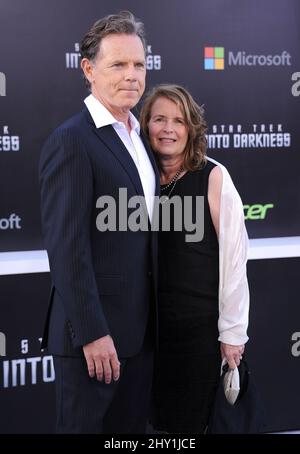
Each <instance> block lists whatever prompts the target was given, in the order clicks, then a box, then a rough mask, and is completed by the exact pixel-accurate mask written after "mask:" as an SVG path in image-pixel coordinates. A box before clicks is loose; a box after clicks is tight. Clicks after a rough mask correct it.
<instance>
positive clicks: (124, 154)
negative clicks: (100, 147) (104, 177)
mask: <svg viewBox="0 0 300 454" xmlns="http://www.w3.org/2000/svg"><path fill="white" fill-rule="evenodd" d="M95 133H96V134H97V136H98V137H99V139H100V140H101V141H102V142H104V143H105V145H106V146H107V147H108V148H109V149H110V151H111V152H112V153H113V154H114V156H115V157H116V158H117V160H118V161H119V162H120V164H121V166H122V167H123V168H124V170H125V171H126V172H127V174H128V175H129V178H130V179H131V181H132V183H133V185H134V187H135V189H136V192H137V194H139V195H144V191H143V187H142V183H141V180H140V176H139V173H138V170H137V168H136V165H135V163H134V161H133V159H132V157H131V156H130V154H129V152H128V150H127V148H126V147H125V145H124V144H123V142H122V140H121V139H120V137H119V136H118V134H117V133H116V132H115V130H114V128H113V127H112V126H111V125H108V126H103V127H102V128H99V129H97V128H95Z"/></svg>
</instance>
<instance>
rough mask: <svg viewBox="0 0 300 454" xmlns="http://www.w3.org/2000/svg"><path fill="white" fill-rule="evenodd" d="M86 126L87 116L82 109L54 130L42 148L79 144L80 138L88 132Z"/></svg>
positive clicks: (87, 124)
mask: <svg viewBox="0 0 300 454" xmlns="http://www.w3.org/2000/svg"><path fill="white" fill-rule="evenodd" d="M88 126H89V123H88V115H87V112H86V109H83V110H82V111H81V112H79V113H77V114H76V115H73V116H72V117H71V118H69V119H67V120H66V121H64V122H63V123H62V124H61V125H59V126H58V127H57V128H55V129H54V131H52V133H51V134H50V135H49V136H48V137H47V139H46V141H45V142H44V147H43V148H45V147H46V148H47V147H48V145H51V146H52V145H53V144H59V143H70V144H71V143H74V142H81V141H82V136H83V135H84V133H85V132H86V131H88Z"/></svg>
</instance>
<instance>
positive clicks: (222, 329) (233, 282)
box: [209, 159, 249, 345]
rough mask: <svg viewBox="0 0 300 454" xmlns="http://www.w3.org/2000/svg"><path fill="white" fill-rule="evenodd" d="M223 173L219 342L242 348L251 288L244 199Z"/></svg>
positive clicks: (246, 338)
mask: <svg viewBox="0 0 300 454" xmlns="http://www.w3.org/2000/svg"><path fill="white" fill-rule="evenodd" d="M209 160H210V161H212V162H214V163H215V164H217V165H218V166H219V167H220V169H221V170H222V175H223V182H222V191H221V206H220V225H219V321H218V328H219V341H221V342H223V343H226V344H231V345H242V344H245V343H246V342H247V341H248V336H247V327H248V314H249V288H248V280H247V270H246V263H247V257H248V235H247V231H246V227H245V221H244V211H243V205H242V201H241V198H240V196H239V194H238V192H237V190H236V188H235V186H234V184H233V182H232V180H231V177H230V175H229V173H228V171H227V170H226V168H225V167H224V166H223V165H222V164H220V163H218V162H217V161H214V160H213V159H209Z"/></svg>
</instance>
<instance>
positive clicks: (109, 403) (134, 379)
mask: <svg viewBox="0 0 300 454" xmlns="http://www.w3.org/2000/svg"><path fill="white" fill-rule="evenodd" d="M119 360H120V362H121V374H120V378H119V380H118V381H117V382H113V381H112V382H111V383H110V384H105V383H104V382H99V381H97V379H96V378H90V377H89V375H88V370H87V365H86V361H85V358H84V357H82V358H75V357H62V356H54V365H55V373H56V405H57V408H56V412H57V424H56V432H57V433H60V434H63V433H64V434H66V433H72V434H99V433H106V434H122V433H125V434H126V433H127V434H129V433H133V434H137V433H145V431H146V423H147V419H148V416H149V405H150V392H151V383H152V371H153V350H152V347H151V346H150V345H149V342H145V344H144V346H143V348H142V350H141V351H140V352H139V353H138V354H137V355H136V356H133V357H131V358H125V359H122V358H119Z"/></svg>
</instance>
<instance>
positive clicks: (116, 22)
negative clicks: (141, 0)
mask: <svg viewBox="0 0 300 454" xmlns="http://www.w3.org/2000/svg"><path fill="white" fill-rule="evenodd" d="M122 33H124V34H126V35H136V36H138V37H139V38H140V40H141V41H142V44H143V47H144V50H145V53H146V40H145V29H144V24H143V22H141V21H140V20H138V19H136V18H135V17H134V15H133V14H132V13H131V12H130V11H120V13H118V14H110V15H108V16H105V17H103V18H102V19H99V20H97V22H95V23H94V25H93V26H92V28H91V29H90V30H89V31H88V32H87V33H86V35H85V36H84V38H83V40H82V41H81V44H80V53H81V58H87V59H88V60H90V61H93V60H95V58H96V56H97V54H98V52H99V50H100V46H101V41H102V39H103V38H105V36H107V35H111V34H122ZM85 82H86V84H87V86H88V87H90V83H89V81H88V80H87V79H86V78H85Z"/></svg>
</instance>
